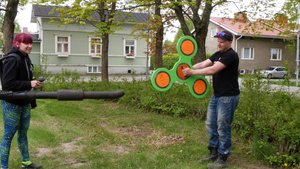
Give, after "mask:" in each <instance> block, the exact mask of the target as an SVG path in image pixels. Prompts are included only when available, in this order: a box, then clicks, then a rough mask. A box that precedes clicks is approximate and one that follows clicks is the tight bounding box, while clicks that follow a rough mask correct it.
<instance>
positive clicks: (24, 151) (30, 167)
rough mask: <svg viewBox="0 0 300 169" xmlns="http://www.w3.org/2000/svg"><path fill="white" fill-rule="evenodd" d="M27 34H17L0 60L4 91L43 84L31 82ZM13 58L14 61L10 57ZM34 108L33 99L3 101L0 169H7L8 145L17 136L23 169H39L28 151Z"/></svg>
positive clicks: (21, 90)
mask: <svg viewBox="0 0 300 169" xmlns="http://www.w3.org/2000/svg"><path fill="white" fill-rule="evenodd" d="M32 42H33V40H32V37H31V35H30V34H26V33H19V34H17V35H16V36H15V38H14V40H13V48H12V50H11V51H10V52H9V53H7V54H6V56H5V57H7V58H5V59H3V60H2V65H3V66H2V69H3V70H2V75H1V83H2V90H3V91H13V92H24V91H30V90H31V89H32V88H39V87H40V86H41V85H42V82H40V81H38V80H33V65H32V63H31V60H30V58H29V55H28V54H30V53H31V50H32ZM12 56H13V57H12ZM32 106H36V104H35V100H32V99H15V98H9V99H3V100H2V112H3V119H4V120H3V121H4V133H3V137H2V141H1V144H0V150H1V151H0V156H1V167H2V169H7V168H8V161H9V152H10V147H11V141H12V139H13V137H14V135H15V133H16V132H18V138H17V140H18V147H19V150H20V152H21V155H22V162H21V165H22V168H24V169H39V168H42V166H41V165H38V164H35V163H33V162H31V160H30V157H29V150H28V140H27V131H28V129H29V124H30V111H31V108H32Z"/></svg>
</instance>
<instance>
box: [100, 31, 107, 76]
mask: <svg viewBox="0 0 300 169" xmlns="http://www.w3.org/2000/svg"><path fill="white" fill-rule="evenodd" d="M108 46H109V34H104V35H103V37H102V57H101V58H102V59H101V60H102V66H101V78H102V81H106V82H108V81H109V78H108Z"/></svg>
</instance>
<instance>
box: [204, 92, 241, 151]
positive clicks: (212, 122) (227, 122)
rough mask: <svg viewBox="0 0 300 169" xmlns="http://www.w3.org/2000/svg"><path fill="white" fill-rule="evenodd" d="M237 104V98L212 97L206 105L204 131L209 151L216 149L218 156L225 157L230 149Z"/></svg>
mask: <svg viewBox="0 0 300 169" xmlns="http://www.w3.org/2000/svg"><path fill="white" fill-rule="evenodd" d="M238 103H239V95H237V96H221V97H216V96H212V97H211V98H210V102H209V105H208V111H207V119H206V129H207V131H208V135H209V145H208V147H209V149H217V150H218V153H219V155H221V156H225V157H227V156H228V155H229V154H230V148H231V123H232V120H233V116H234V111H235V109H236V107H237V105H238Z"/></svg>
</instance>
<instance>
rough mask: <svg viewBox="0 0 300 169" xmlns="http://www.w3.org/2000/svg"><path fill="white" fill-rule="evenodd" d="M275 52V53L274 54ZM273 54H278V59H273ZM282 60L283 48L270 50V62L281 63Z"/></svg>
mask: <svg viewBox="0 0 300 169" xmlns="http://www.w3.org/2000/svg"><path fill="white" fill-rule="evenodd" d="M273 51H274V53H273ZM273 54H276V55H277V56H276V59H273V56H272V55H273ZM281 59H282V49H281V48H271V49H270V60H275V61H280V60H281Z"/></svg>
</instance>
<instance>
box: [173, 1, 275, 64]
mask: <svg viewBox="0 0 300 169" xmlns="http://www.w3.org/2000/svg"><path fill="white" fill-rule="evenodd" d="M239 1H240V4H241V6H245V7H244V8H245V9H242V8H240V10H242V11H246V13H249V14H252V15H253V16H258V15H260V14H262V13H267V12H269V11H268V10H262V9H267V8H270V7H273V6H274V3H273V2H274V0H267V1H266V0H249V1H247V2H245V1H243V0H239ZM169 2H170V4H169V5H170V8H172V9H173V10H174V12H175V14H176V17H177V19H178V21H179V23H180V27H181V29H182V32H183V34H184V35H189V36H193V37H194V38H195V40H196V41H197V42H198V49H199V50H198V53H197V60H198V61H201V60H204V59H205V55H206V50H205V43H206V42H205V41H206V35H207V31H208V25H209V19H210V16H211V13H212V11H213V9H214V8H215V7H219V6H223V5H226V4H229V3H234V2H233V1H228V0H169ZM237 2H238V1H237ZM234 4H235V3H234ZM243 4H247V5H243ZM233 7H234V6H233ZM231 8H232V6H231ZM230 10H232V9H229V11H230ZM188 20H190V21H191V22H192V23H193V27H194V32H193V33H192V32H191V31H190V30H189V27H188V24H187V21H188Z"/></svg>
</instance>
